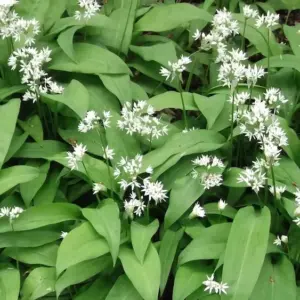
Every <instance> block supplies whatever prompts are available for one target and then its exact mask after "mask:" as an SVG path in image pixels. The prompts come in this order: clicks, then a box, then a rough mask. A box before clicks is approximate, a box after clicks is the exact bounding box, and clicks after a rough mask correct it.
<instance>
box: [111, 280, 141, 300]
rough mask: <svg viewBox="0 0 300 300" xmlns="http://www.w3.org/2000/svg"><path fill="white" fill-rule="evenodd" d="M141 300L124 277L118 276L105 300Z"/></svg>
mask: <svg viewBox="0 0 300 300" xmlns="http://www.w3.org/2000/svg"><path fill="white" fill-rule="evenodd" d="M129 299H130V300H142V299H143V298H142V297H141V296H140V294H139V293H138V292H137V290H136V289H135V288H134V286H133V285H132V283H131V282H130V280H129V279H128V277H127V276H126V275H122V276H120V277H119V278H118V279H117V281H116V283H115V284H114V286H113V287H112V289H111V290H110V292H109V293H108V295H107V297H106V298H105V300H129Z"/></svg>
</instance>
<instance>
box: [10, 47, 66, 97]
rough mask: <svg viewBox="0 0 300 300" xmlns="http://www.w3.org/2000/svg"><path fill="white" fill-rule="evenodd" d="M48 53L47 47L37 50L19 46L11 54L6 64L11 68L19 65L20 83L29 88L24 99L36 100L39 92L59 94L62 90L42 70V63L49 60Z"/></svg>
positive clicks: (13, 68) (49, 52) (49, 51)
mask: <svg viewBox="0 0 300 300" xmlns="http://www.w3.org/2000/svg"><path fill="white" fill-rule="evenodd" d="M50 54H51V50H50V49H49V48H43V49H42V50H40V51H39V50H37V49H36V48H32V47H24V48H20V49H17V50H15V51H14V52H13V53H12V54H11V56H10V58H9V61H8V65H9V66H10V67H11V69H12V70H15V69H16V68H17V67H20V73H21V74H22V83H24V84H26V85H27V86H28V88H29V89H28V91H27V92H26V93H25V94H24V96H23V100H24V101H28V100H32V101H33V102H36V101H37V100H38V97H39V93H54V94H61V93H62V92H63V90H64V89H63V88H62V87H61V86H59V85H58V84H57V83H56V82H54V81H53V80H52V79H51V77H49V76H48V74H47V72H45V71H44V70H43V65H44V64H45V63H47V62H49V61H50V60H51V58H50Z"/></svg>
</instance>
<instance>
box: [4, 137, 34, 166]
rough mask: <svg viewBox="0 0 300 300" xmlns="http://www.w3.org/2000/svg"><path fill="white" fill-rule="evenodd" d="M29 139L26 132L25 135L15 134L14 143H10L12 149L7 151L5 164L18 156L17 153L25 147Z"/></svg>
mask: <svg viewBox="0 0 300 300" xmlns="http://www.w3.org/2000/svg"><path fill="white" fill-rule="evenodd" d="M27 138H28V133H27V132H24V133H22V134H21V133H18V132H15V134H14V136H13V138H12V141H11V143H10V147H9V149H8V151H7V154H6V157H5V162H7V161H8V160H10V159H11V158H12V156H14V155H15V154H16V152H17V151H18V150H19V149H20V148H21V147H22V146H23V145H24V143H25V142H26V140H27Z"/></svg>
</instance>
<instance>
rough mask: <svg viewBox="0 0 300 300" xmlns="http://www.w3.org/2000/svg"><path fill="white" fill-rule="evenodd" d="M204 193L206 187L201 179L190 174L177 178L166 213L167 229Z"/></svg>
mask: <svg viewBox="0 0 300 300" xmlns="http://www.w3.org/2000/svg"><path fill="white" fill-rule="evenodd" d="M203 193H204V188H203V186H202V185H201V184H200V181H199V180H195V179H193V178H192V177H191V176H190V175H187V176H185V177H183V178H180V179H178V180H176V181H175V184H174V186H173V188H172V190H171V194H170V203H169V206H168V209H167V212H166V215H165V229H167V228H169V227H170V226H171V225H172V224H174V223H175V222H176V221H177V220H178V219H179V218H180V217H181V216H182V215H183V214H184V213H185V212H186V211H187V210H188V209H189V208H190V207H191V206H192V205H193V203H194V202H195V201H196V200H197V199H198V198H199V197H200V196H201V195H202V194H203Z"/></svg>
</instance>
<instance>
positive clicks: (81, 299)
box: [74, 276, 113, 300]
mask: <svg viewBox="0 0 300 300" xmlns="http://www.w3.org/2000/svg"><path fill="white" fill-rule="evenodd" d="M112 285H113V283H112V281H111V280H109V278H106V277H105V276H103V277H100V278H98V279H97V280H95V281H94V282H93V283H92V285H90V286H89V288H88V289H87V290H85V291H83V292H82V293H79V294H77V295H76V296H75V298H74V299H75V300H91V299H97V300H105V299H106V297H107V294H108V293H109V291H110V289H111V287H112Z"/></svg>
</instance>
